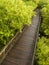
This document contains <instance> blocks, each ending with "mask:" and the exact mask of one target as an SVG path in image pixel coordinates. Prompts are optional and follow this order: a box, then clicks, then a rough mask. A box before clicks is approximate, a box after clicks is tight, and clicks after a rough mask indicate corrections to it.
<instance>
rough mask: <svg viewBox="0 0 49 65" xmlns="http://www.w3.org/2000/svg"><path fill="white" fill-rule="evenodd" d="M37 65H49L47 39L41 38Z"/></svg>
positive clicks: (38, 45)
mask: <svg viewBox="0 0 49 65" xmlns="http://www.w3.org/2000/svg"><path fill="white" fill-rule="evenodd" d="M35 65H49V39H47V38H46V37H41V38H39V41H38V44H37V50H36V64H35Z"/></svg>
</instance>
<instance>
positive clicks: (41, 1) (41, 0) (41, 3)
mask: <svg viewBox="0 0 49 65" xmlns="http://www.w3.org/2000/svg"><path fill="white" fill-rule="evenodd" d="M47 4H49V0H39V5H38V6H39V7H41V8H42V7H44V6H46V5H47Z"/></svg>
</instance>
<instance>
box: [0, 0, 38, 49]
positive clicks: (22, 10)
mask: <svg viewBox="0 0 49 65" xmlns="http://www.w3.org/2000/svg"><path fill="white" fill-rule="evenodd" d="M35 4H36V5H35ZM36 7H37V2H34V1H25V0H0V48H1V47H2V46H4V45H6V44H7V42H8V41H9V40H10V39H11V38H12V37H13V36H14V34H15V33H16V32H17V31H20V32H21V31H22V28H23V26H24V25H30V24H31V18H32V16H34V15H35V12H34V9H35V8H36Z"/></svg>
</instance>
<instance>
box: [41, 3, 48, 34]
mask: <svg viewBox="0 0 49 65" xmlns="http://www.w3.org/2000/svg"><path fill="white" fill-rule="evenodd" d="M41 14H42V18H43V20H42V25H41V32H44V33H45V34H46V35H49V4H48V5H47V6H45V7H43V8H42V9H41Z"/></svg>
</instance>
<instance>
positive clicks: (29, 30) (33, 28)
mask: <svg viewBox="0 0 49 65" xmlns="http://www.w3.org/2000/svg"><path fill="white" fill-rule="evenodd" d="M38 25H39V13H38V12H37V15H36V16H34V17H33V19H32V24H31V25H30V26H27V27H26V29H25V32H23V34H22V36H21V38H20V39H19V40H18V41H17V42H16V43H15V45H14V47H13V48H12V49H11V51H10V52H9V53H8V55H7V56H6V58H5V59H4V61H3V62H2V64H1V65H31V62H32V58H33V54H34V47H35V42H36V41H35V39H36V35H37V34H36V33H37V29H38Z"/></svg>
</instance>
